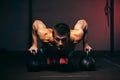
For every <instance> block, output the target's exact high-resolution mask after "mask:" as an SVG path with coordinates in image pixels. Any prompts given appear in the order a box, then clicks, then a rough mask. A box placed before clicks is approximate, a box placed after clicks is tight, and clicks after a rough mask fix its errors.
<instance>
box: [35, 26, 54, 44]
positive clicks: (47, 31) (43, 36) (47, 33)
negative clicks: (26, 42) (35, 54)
mask: <svg viewBox="0 0 120 80" xmlns="http://www.w3.org/2000/svg"><path fill="white" fill-rule="evenodd" d="M52 31H53V30H52V29H51V28H43V29H40V30H38V33H37V34H38V36H39V38H40V40H41V41H42V42H51V41H52V40H53V37H52Z"/></svg>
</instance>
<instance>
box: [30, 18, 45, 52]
mask: <svg viewBox="0 0 120 80" xmlns="http://www.w3.org/2000/svg"><path fill="white" fill-rule="evenodd" d="M45 27H46V26H45V24H44V23H43V22H42V21H40V20H35V21H34V22H33V25H32V39H33V42H32V46H31V47H30V48H29V51H30V52H32V50H35V51H36V52H37V50H38V41H37V31H38V30H39V29H42V28H45Z"/></svg>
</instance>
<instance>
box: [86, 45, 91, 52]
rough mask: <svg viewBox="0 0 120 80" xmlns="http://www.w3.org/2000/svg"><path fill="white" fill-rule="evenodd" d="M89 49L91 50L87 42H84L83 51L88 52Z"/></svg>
mask: <svg viewBox="0 0 120 80" xmlns="http://www.w3.org/2000/svg"><path fill="white" fill-rule="evenodd" d="M91 50H92V48H91V46H90V45H89V44H85V46H84V52H90V51H91Z"/></svg>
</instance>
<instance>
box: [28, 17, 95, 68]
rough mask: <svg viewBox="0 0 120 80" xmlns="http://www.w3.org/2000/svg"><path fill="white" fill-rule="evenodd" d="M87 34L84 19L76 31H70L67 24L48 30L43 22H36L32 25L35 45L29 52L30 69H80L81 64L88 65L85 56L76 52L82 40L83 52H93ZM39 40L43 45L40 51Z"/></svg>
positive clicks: (77, 25)
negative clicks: (55, 67) (53, 67)
mask: <svg viewBox="0 0 120 80" xmlns="http://www.w3.org/2000/svg"><path fill="white" fill-rule="evenodd" d="M87 32H88V24H87V22H86V20H84V19H82V20H78V21H77V23H76V24H75V26H74V29H70V28H69V26H68V25H67V24H65V23H58V24H56V25H55V26H54V27H53V28H48V27H46V25H45V24H44V23H43V22H42V21H41V20H35V21H34V22H33V25H32V39H33V43H32V45H31V47H30V48H29V50H28V55H29V59H28V69H38V68H39V69H42V68H45V67H46V65H47V67H48V66H50V65H55V66H56V65H57V67H58V66H59V67H60V66H61V65H62V68H65V67H63V65H64V66H65V65H67V68H68V67H71V68H80V67H81V63H83V64H87V63H85V62H84V61H83V59H84V56H83V55H81V54H80V53H78V52H76V51H75V47H76V44H78V43H79V42H81V40H83V49H84V51H83V52H87V53H88V52H90V51H91V50H92V48H91V46H90V45H89V44H88V41H87ZM38 38H39V39H40V41H41V43H42V45H41V47H40V48H39V49H38ZM92 59H93V58H92ZM82 61H83V62H82ZM91 61H92V60H91ZM93 62H94V60H93Z"/></svg>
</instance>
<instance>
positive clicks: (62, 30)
mask: <svg viewBox="0 0 120 80" xmlns="http://www.w3.org/2000/svg"><path fill="white" fill-rule="evenodd" d="M53 30H54V31H56V32H57V33H58V34H59V35H68V36H70V28H69V25H67V24H65V23H58V24H56V25H55V26H54V27H53Z"/></svg>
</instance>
